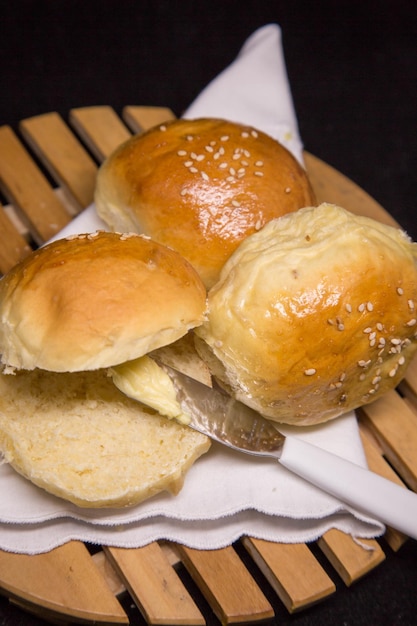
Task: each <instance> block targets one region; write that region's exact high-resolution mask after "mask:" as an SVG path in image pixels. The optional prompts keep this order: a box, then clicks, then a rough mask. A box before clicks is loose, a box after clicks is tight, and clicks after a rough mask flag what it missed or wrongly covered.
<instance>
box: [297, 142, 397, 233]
mask: <svg viewBox="0 0 417 626" xmlns="http://www.w3.org/2000/svg"><path fill="white" fill-rule="evenodd" d="M304 162H305V166H306V170H307V173H308V175H309V178H310V182H311V184H312V186H313V189H314V192H315V194H316V198H317V204H320V203H321V202H332V203H334V204H338V205H339V206H342V207H343V208H345V209H347V210H349V211H351V212H352V213H357V214H358V215H367V216H368V217H372V218H374V219H377V220H379V221H380V222H383V223H384V224H389V225H391V226H398V223H397V222H396V221H395V220H394V219H393V217H391V215H390V214H389V213H388V212H387V211H385V209H383V208H382V206H381V205H380V204H378V202H376V201H375V200H374V199H373V198H372V197H371V196H370V195H369V194H367V193H366V191H364V190H363V189H361V187H359V186H358V185H356V184H355V183H354V182H352V181H351V180H350V179H349V178H347V177H346V176H344V174H341V173H340V172H338V171H337V170H335V169H334V167H332V166H331V165H328V164H327V163H325V162H324V161H322V160H321V159H319V158H317V157H316V156H313V155H312V154H310V153H309V152H304Z"/></svg>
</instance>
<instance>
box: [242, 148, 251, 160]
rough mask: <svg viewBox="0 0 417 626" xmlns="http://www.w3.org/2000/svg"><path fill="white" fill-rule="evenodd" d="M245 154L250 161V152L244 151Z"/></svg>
mask: <svg viewBox="0 0 417 626" xmlns="http://www.w3.org/2000/svg"><path fill="white" fill-rule="evenodd" d="M243 154H244V155H245V157H246V158H247V159H249V158H250V152H249V150H244V151H243Z"/></svg>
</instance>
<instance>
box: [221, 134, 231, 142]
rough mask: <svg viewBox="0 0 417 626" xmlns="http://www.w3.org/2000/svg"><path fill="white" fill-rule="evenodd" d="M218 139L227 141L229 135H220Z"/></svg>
mask: <svg viewBox="0 0 417 626" xmlns="http://www.w3.org/2000/svg"><path fill="white" fill-rule="evenodd" d="M220 141H229V135H223V136H222V137H220Z"/></svg>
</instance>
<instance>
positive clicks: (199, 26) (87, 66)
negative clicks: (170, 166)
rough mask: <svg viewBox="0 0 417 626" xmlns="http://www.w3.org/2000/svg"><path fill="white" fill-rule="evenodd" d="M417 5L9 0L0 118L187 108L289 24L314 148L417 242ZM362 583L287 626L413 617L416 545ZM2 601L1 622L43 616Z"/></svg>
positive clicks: (298, 97)
mask: <svg viewBox="0 0 417 626" xmlns="http://www.w3.org/2000/svg"><path fill="white" fill-rule="evenodd" d="M416 7H417V4H416V3H415V2H414V1H411V0H410V1H408V2H407V1H398V2H387V1H381V2H370V1H369V0H368V1H363V2H356V1H355V0H351V1H350V2H345V1H344V0H342V1H338V2H320V1H318V0H316V1H315V2H313V1H312V2H297V1H294V0H293V1H291V0H288V1H282V2H280V1H273V0H269V1H268V0H258V1H254V0H246V2H235V1H231V2H227V0H223V2H219V1H218V0H211V1H210V0H207V1H206V2H198V1H197V0H195V1H194V2H188V1H186V0H183V1H182V2H181V1H178V2H168V1H162V2H158V1H154V2H140V1H137V2H134V1H126V0H125V1H123V0H111V1H106V0H102V1H101V2H96V1H94V0H82V1H79V0H74V1H62V0H61V1H60V0H55V1H54V0H50V1H42V0H38V1H36V2H30V1H25V2H22V1H20V2H19V1H7V0H6V1H5V0H3V1H2V2H0V125H1V124H4V123H7V124H10V125H11V126H13V127H14V128H16V126H17V123H18V122H19V121H20V120H21V119H24V118H26V117H31V116H34V115H37V114H40V113H45V112H48V111H58V112H59V113H61V114H62V115H63V116H64V117H66V116H67V112H68V111H69V109H71V108H74V107H80V106H88V105H95V104H109V105H112V106H113V107H114V108H115V109H116V110H117V111H118V112H120V111H121V109H122V107H123V106H125V105H126V104H149V105H161V106H168V107H170V108H171V109H173V111H174V112H175V113H176V114H177V115H180V114H181V112H182V111H183V110H184V108H185V107H186V106H187V105H188V104H189V103H190V102H191V101H192V100H193V98H194V97H195V96H196V95H197V94H198V92H199V91H200V90H201V89H202V88H203V87H204V86H205V85H206V84H207V82H208V81H209V80H210V79H211V78H213V77H214V76H215V75H216V74H217V73H218V72H219V71H221V70H222V69H223V68H224V67H225V66H226V65H227V64H228V63H230V62H231V61H232V60H233V58H234V57H235V55H236V54H237V52H238V50H239V49H240V47H241V45H242V44H243V42H244V40H245V39H246V38H247V37H248V36H249V35H250V34H251V33H252V32H253V31H254V30H255V29H256V28H258V27H260V26H262V25H264V24H266V23H269V22H277V23H279V24H280V25H281V26H282V28H283V41H284V50H285V57H286V62H287V68H288V73H289V76H290V81H291V86H292V90H293V97H294V102H295V107H296V111H297V115H298V119H299V126H300V130H301V135H302V138H303V141H304V144H305V147H306V149H307V150H309V151H310V152H312V153H313V154H315V155H316V156H318V157H320V158H322V159H323V160H325V161H327V162H328V163H330V164H331V165H333V166H334V167H336V168H337V169H338V170H340V171H341V172H343V173H344V174H346V175H347V176H349V177H350V178H351V179H352V180H354V181H355V182H356V183H358V184H359V185H360V186H362V187H363V188H364V189H365V190H366V191H367V192H368V193H370V194H371V195H372V196H373V197H374V198H375V199H376V200H377V201H378V202H380V203H381V204H382V205H383V206H384V207H385V208H386V209H387V210H388V211H389V212H390V213H391V214H392V215H393V216H394V217H395V218H396V219H397V220H398V221H399V222H400V223H401V224H402V225H403V226H404V228H405V229H406V230H407V231H408V232H409V234H410V235H412V236H413V237H414V238H416V239H417V223H416V217H415V205H416V203H417V185H416V183H417V175H416V152H417V151H416V121H417V119H416V118H417V8H416ZM386 553H387V559H386V562H385V563H384V564H382V565H381V566H379V567H378V568H377V569H376V570H374V571H373V572H371V574H370V575H368V576H367V577H366V578H365V579H363V580H361V581H359V582H357V583H356V584H355V585H353V586H352V587H351V588H346V587H345V586H344V585H343V584H342V583H340V585H338V590H337V593H336V594H335V596H334V597H333V598H331V599H330V600H327V601H326V602H324V603H322V604H321V605H318V606H316V607H313V608H312V609H309V610H308V611H304V612H302V613H300V614H299V615H294V616H289V615H288V614H287V613H286V611H285V610H284V609H283V607H282V606H281V605H279V604H278V605H277V623H279V624H282V625H286V624H297V626H315V625H316V624H317V625H318V624H320V625H325V624H332V625H333V624H335V625H341V626H342V625H343V626H353V625H355V626H359V625H385V624H386V625H389V626H397V625H398V626H399V625H407V626H408V625H410V626H411V625H414V624H416V623H417V542H415V541H408V542H407V544H406V545H405V546H404V547H403V548H401V550H400V551H399V552H398V553H396V554H394V553H393V552H392V551H391V550H390V549H389V548H387V549H386ZM39 623H41V622H39V621H37V620H35V619H32V618H31V617H29V616H28V615H27V614H25V613H23V612H22V611H20V610H19V609H17V608H15V607H9V606H8V602H7V600H5V599H0V624H1V626H6V625H17V624H39Z"/></svg>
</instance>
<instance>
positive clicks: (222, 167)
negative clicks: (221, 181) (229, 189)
mask: <svg viewBox="0 0 417 626" xmlns="http://www.w3.org/2000/svg"><path fill="white" fill-rule="evenodd" d="M227 166H228V163H225V162H223V163H220V164H219V167H220V169H222V170H224V169H226V167H227Z"/></svg>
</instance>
